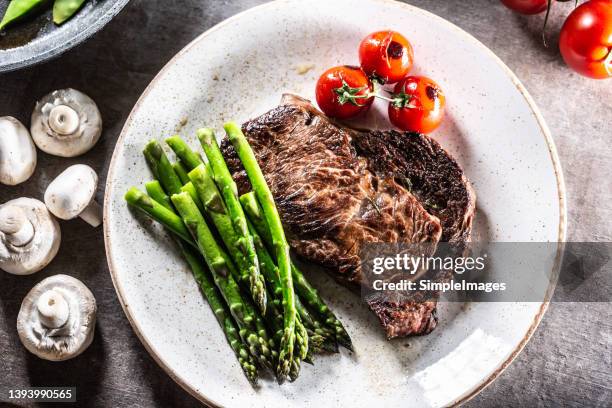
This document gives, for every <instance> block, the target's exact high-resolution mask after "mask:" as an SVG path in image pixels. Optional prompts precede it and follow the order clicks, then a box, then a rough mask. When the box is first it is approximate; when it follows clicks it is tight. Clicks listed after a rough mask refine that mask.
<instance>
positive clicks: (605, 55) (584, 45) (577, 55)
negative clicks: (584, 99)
mask: <svg viewBox="0 0 612 408" xmlns="http://www.w3.org/2000/svg"><path fill="white" fill-rule="evenodd" d="M559 49H560V50H561V55H562V56H563V59H564V60H565V62H566V63H567V65H569V66H570V68H572V69H573V70H574V71H576V72H578V73H579V74H582V75H584V76H587V77H591V78H597V79H603V78H609V77H612V0H590V1H587V2H586V3H583V4H581V5H580V6H578V7H577V8H576V9H575V10H574V11H572V13H571V14H570V15H569V17H568V18H567V20H565V23H564V24H563V28H561V35H560V37H559Z"/></svg>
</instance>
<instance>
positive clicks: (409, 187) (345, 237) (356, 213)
mask: <svg viewBox="0 0 612 408" xmlns="http://www.w3.org/2000/svg"><path fill="white" fill-rule="evenodd" d="M243 131H244V132H245V135H246V137H247V139H248V140H249V143H251V145H252V147H253V150H254V152H255V154H256V155H257V159H258V161H259V164H260V166H261V169H262V171H263V173H264V175H265V177H266V180H267V181H268V184H269V185H270V188H271V190H272V193H273V194H274V197H275V200H276V205H277V207H278V210H279V213H280V215H281V218H282V221H283V225H284V226H285V230H286V233H287V238H288V240H289V243H290V244H291V247H292V248H293V249H294V250H295V252H296V253H297V254H298V255H300V256H301V257H303V258H305V259H306V260H309V261H313V262H316V263H318V264H321V265H323V266H325V267H326V268H328V269H329V270H330V271H331V272H332V273H333V274H334V276H335V277H336V278H337V279H338V280H339V281H340V282H341V283H344V284H346V285H348V286H352V287H355V286H357V285H359V284H362V283H364V282H363V279H364V277H363V275H362V273H361V268H360V258H359V254H360V251H361V249H362V247H363V245H364V244H365V243H369V242H406V243H430V244H432V245H431V246H432V247H433V248H435V245H436V244H437V242H438V241H439V240H440V239H443V240H445V241H450V242H453V243H454V244H457V245H459V246H460V245H462V244H463V243H464V242H465V241H466V240H467V239H468V238H469V235H470V230H471V223H472V217H473V213H474V203H475V197H474V193H473V191H472V189H471V187H470V185H469V183H468V181H467V179H466V178H465V176H464V174H463V171H462V170H461V168H460V167H459V165H458V164H457V163H456V162H455V160H454V159H453V158H452V157H450V156H449V155H448V154H447V153H446V152H445V151H444V150H443V149H442V148H441V147H440V146H439V145H438V143H437V142H435V141H433V140H432V139H430V138H429V137H427V136H425V135H420V134H416V133H399V132H395V131H385V132H381V131H357V130H353V129H350V128H347V127H344V126H342V125H339V124H336V123H334V122H332V121H331V120H330V119H328V118H327V117H325V116H324V115H323V113H321V112H320V111H318V110H317V109H316V108H314V107H313V106H312V104H311V103H310V102H309V101H307V100H304V99H302V98H300V97H297V96H294V95H285V96H283V99H282V101H281V105H280V106H278V107H277V108H274V109H272V110H271V111H269V112H268V113H266V114H264V115H262V116H260V117H258V118H255V119H253V120H250V121H248V122H246V123H245V124H244V125H243ZM222 148H223V150H224V153H225V156H226V158H227V161H228V165H229V167H230V170H231V171H232V173H233V175H234V178H235V180H236V183H237V184H238V188H239V190H240V192H241V193H244V192H247V191H249V190H250V185H249V182H248V179H247V177H246V173H245V172H244V170H243V168H242V166H241V164H240V161H239V159H238V158H237V155H236V154H235V152H234V151H233V148H232V147H231V145H230V144H229V143H228V142H227V140H225V141H224V143H223V145H222ZM368 303H369V306H370V308H371V309H372V311H374V313H375V314H376V315H377V316H378V318H379V319H380V321H381V323H382V325H383V327H384V328H385V330H386V333H387V337H389V338H392V337H398V336H406V335H412V334H424V333H429V332H430V331H431V330H433V328H434V327H435V326H436V323H437V318H436V314H435V307H436V304H435V302H433V301H425V302H417V301H414V300H407V299H404V300H401V299H398V300H397V301H392V300H390V299H379V300H375V299H371V300H369V301H368Z"/></svg>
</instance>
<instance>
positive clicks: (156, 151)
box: [144, 140, 183, 194]
mask: <svg viewBox="0 0 612 408" xmlns="http://www.w3.org/2000/svg"><path fill="white" fill-rule="evenodd" d="M144 155H145V159H146V160H147V163H148V164H149V167H150V168H151V171H152V172H153V175H154V176H155V178H156V179H158V180H159V182H160V183H161V185H162V186H163V188H164V190H165V191H166V192H167V193H168V194H177V193H180V192H181V187H182V186H183V183H181V180H180V179H179V177H178V176H177V175H176V172H175V171H174V169H173V168H172V164H170V160H168V156H166V153H164V149H162V147H161V145H160V144H159V142H158V141H157V140H151V141H150V142H149V143H147V144H146V146H145V148H144Z"/></svg>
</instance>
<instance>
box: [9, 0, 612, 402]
mask: <svg viewBox="0 0 612 408" xmlns="http://www.w3.org/2000/svg"><path fill="white" fill-rule="evenodd" d="M262 2H263V1H261V0H240V1H206V0H204V1H202V0H169V1H152V0H132V1H131V2H130V4H129V5H128V6H127V7H126V9H125V10H124V11H123V12H122V13H121V14H120V15H119V16H118V17H117V18H116V19H115V20H114V21H112V22H111V23H110V24H109V25H108V26H107V27H106V28H105V29H104V30H103V31H102V32H100V33H98V34H97V35H96V36H95V37H94V38H92V39H91V40H89V41H88V42H87V43H85V44H83V45H81V46H79V47H78V48H77V49H74V50H72V51H70V52H68V53H67V54H65V55H64V56H62V57H60V58H58V59H56V60H54V61H50V62H48V63H45V64H43V65H39V66H36V67H33V68H30V69H27V70H24V71H21V72H16V73H10V74H5V75H0V116H3V115H13V116H16V117H18V118H19V119H20V120H22V121H24V122H25V123H28V122H29V113H30V112H31V110H32V107H33V105H34V102H35V100H36V98H37V97H40V96H42V95H43V94H45V93H47V92H48V91H50V90H53V89H56V88H62V87H68V86H70V87H75V88H77V89H81V90H83V91H84V92H86V93H88V94H89V95H90V96H92V97H93V98H94V99H95V100H96V101H97V102H98V103H99V106H100V108H101V111H102V114H103V116H104V119H105V132H104V136H103V139H102V140H101V142H100V143H99V144H98V145H97V147H96V148H95V149H94V150H93V151H91V152H89V153H88V154H86V155H85V156H83V157H80V158H78V159H68V160H66V159H60V158H56V157H51V156H48V155H45V154H42V153H41V154H40V155H39V165H38V167H37V170H36V173H35V175H34V176H33V177H32V179H31V180H30V181H29V182H27V183H25V184H23V185H21V186H18V187H12V188H8V187H5V186H0V202H4V201H7V200H9V199H12V198H16V197H20V196H31V197H37V198H41V197H42V193H43V191H44V188H45V187H46V185H47V184H48V183H49V181H50V180H51V179H52V178H53V177H55V176H56V175H57V174H58V173H59V172H60V171H61V170H62V169H63V168H65V167H66V166H68V165H70V164H74V163H77V162H83V163H87V164H90V165H91V166H93V167H94V168H95V169H96V170H97V171H98V172H99V174H100V179H101V186H100V188H99V192H98V199H99V200H101V199H102V197H103V183H104V181H105V173H106V170H107V168H108V165H109V162H110V157H111V154H112V150H113V147H114V144H115V140H116V138H117V136H118V134H119V132H120V130H121V127H122V125H123V123H124V121H125V119H126V117H127V115H128V114H129V112H130V110H131V108H132V106H133V105H134V103H135V102H136V100H137V98H138V96H139V95H140V93H141V92H142V91H143V89H144V88H145V87H146V85H147V84H148V83H149V81H151V79H152V78H153V76H154V75H155V74H156V73H157V72H158V71H159V69H160V68H161V67H162V66H163V65H164V64H165V63H166V62H167V61H168V60H169V59H170V58H171V57H172V56H173V55H174V54H175V53H176V52H178V51H179V50H180V49H181V48H182V47H183V46H184V45H185V44H187V43H188V42H189V41H191V40H192V39H193V38H195V37H196V36H197V35H198V34H200V33H201V32H203V31H204V30H206V29H207V28H209V27H211V26H212V25H214V24H216V23H218V22H220V21H221V20H223V19H225V18H227V17H229V16H231V15H233V14H235V13H237V12H239V11H241V10H244V9H246V8H249V7H251V6H254V5H256V4H259V3H262ZM411 3H413V4H415V5H417V6H420V7H422V8H425V9H428V10H430V11H432V12H434V13H436V14H438V15H440V16H442V17H444V18H446V19H448V20H450V21H451V22H453V23H455V24H457V25H458V26H460V27H462V28H463V29H465V30H466V31H468V32H469V33H471V34H473V35H474V36H476V38H478V39H479V40H481V41H482V42H483V43H484V44H485V45H487V46H488V47H490V48H491V49H492V50H493V51H494V52H495V53H496V54H497V55H498V56H499V57H501V59H502V60H504V61H505V62H506V63H507V64H508V65H509V66H510V68H511V69H512V70H513V71H514V72H515V73H516V74H517V75H518V76H519V78H521V80H522V81H523V83H524V84H525V85H526V87H527V89H528V90H529V91H530V92H531V94H532V95H533V97H534V98H535V100H536V102H537V103H538V105H539V106H540V108H541V110H542V113H543V115H544V117H545V119H546V120H547V122H548V125H549V126H550V128H551V130H552V133H553V136H554V139H555V141H556V144H557V148H558V150H559V154H560V156H561V161H562V165H563V168H564V174H565V179H566V184H567V198H568V210H569V211H568V212H569V233H568V238H569V240H572V241H591V240H597V241H611V240H612V228H611V227H610V226H611V222H610V219H612V204H611V202H612V194H611V190H612V188H611V183H610V177H611V174H610V170H611V168H612V166H611V164H612V159H611V156H612V149H611V148H610V144H611V142H612V140H611V137H612V126H611V125H610V123H611V119H612V86H611V85H612V82H610V80H608V81H593V80H589V79H585V78H582V77H579V76H578V75H576V74H574V73H572V72H571V71H570V70H569V69H567V68H566V67H565V65H564V64H563V61H562V60H561V58H560V56H559V53H558V51H557V48H556V36H555V35H554V33H556V32H558V29H559V27H560V25H561V24H562V19H563V17H564V15H566V14H567V13H569V11H570V10H571V5H570V4H569V3H556V4H555V12H554V13H553V19H552V22H551V24H550V26H549V32H550V38H549V42H550V44H551V46H550V47H549V48H544V47H543V46H542V43H541V40H540V36H539V32H540V28H541V23H542V16H536V17H531V18H525V17H522V16H518V15H515V14H512V13H511V12H509V11H508V10H507V9H505V8H504V7H503V6H502V5H501V4H500V3H499V2H498V1H496V0H488V1H487V0H474V1H433V0H430V1H427V0H414V1H411ZM491 137H495V135H492V136H491ZM62 231H63V240H64V241H63V244H62V247H61V250H60V253H59V255H58V257H57V258H56V260H55V261H54V262H53V263H52V264H51V265H50V266H49V267H48V268H47V269H46V270H45V271H43V272H41V273H39V274H37V275H34V276H31V277H15V276H11V275H9V274H5V273H0V354H1V355H2V359H1V362H0V389H2V388H3V387H5V386H12V387H23V386H28V385H39V386H42V385H75V386H77V387H78V400H79V403H80V405H82V406H139V407H152V406H160V407H168V406H195V405H197V401H195V400H194V399H193V398H191V397H190V396H189V395H188V394H187V393H185V392H184V391H183V390H182V389H181V388H180V387H179V386H178V385H176V384H175V383H174V382H173V381H172V380H171V379H170V377H168V376H167V375H166V374H165V373H164V372H163V371H162V370H161V369H160V368H159V367H158V366H157V364H156V363H155V362H154V361H153V359H152V358H151V357H150V356H149V355H148V353H147V352H146V351H145V349H144V348H143V347H142V345H141V344H140V342H139V340H138V339H137V338H136V336H135V335H134V334H133V332H132V330H131V328H130V325H129V323H128V321H127V319H126V318H125V315H124V313H123V311H122V310H121V307H120V305H119V302H118V300H117V297H116V295H115V292H114V290H113V286H112V282H111V279H110V276H109V273H108V269H107V265H106V259H105V255H104V243H103V238H102V231H101V229H92V228H90V227H89V226H87V225H86V224H85V223H83V222H82V221H80V220H75V221H70V222H63V223H62ZM57 273H69V274H71V275H73V276H76V277H78V278H80V279H82V280H83V281H84V282H85V283H86V284H87V285H88V286H89V287H90V288H91V289H92V291H93V292H94V294H95V296H96V298H97V300H98V304H99V320H98V325H97V335H96V338H95V340H94V342H93V344H92V346H91V347H90V348H89V349H88V350H87V352H86V353H85V354H84V355H83V356H81V357H80V358H77V359H75V360H72V361H68V362H64V363H59V364H58V363H55V364H52V363H47V362H43V361H41V360H38V359H37V358H35V357H33V356H32V355H30V354H28V353H27V352H26V351H25V350H24V349H23V348H22V347H21V345H20V343H19V339H18V338H17V335H16V333H15V319H16V316H17V312H18V309H19V305H20V302H21V299H22V298H23V296H24V295H25V294H26V293H27V291H28V290H29V289H30V288H31V287H32V286H33V285H34V284H35V283H36V282H38V281H39V280H41V279H43V278H44V277H47V276H49V275H53V274H57ZM611 317H612V313H611V304H610V303H554V304H552V305H551V307H550V309H549V311H548V312H547V314H546V316H545V317H544V320H543V322H542V324H541V325H540V327H539V328H538V330H537V331H536V333H535V335H534V336H533V338H532V340H531V341H530V342H529V343H528V344H527V346H526V347H525V350H524V351H523V352H522V353H521V354H520V355H519V357H518V358H517V359H516V360H515V362H514V363H513V364H512V365H511V366H510V367H509V368H508V369H507V370H506V371H505V372H504V373H503V374H502V375H501V376H500V377H499V379H498V380H496V381H495V382H494V383H493V384H492V385H491V386H490V387H488V388H487V389H485V390H484V391H483V392H482V393H481V394H480V395H478V396H477V397H475V398H474V399H473V400H472V401H471V402H470V403H468V406H485V407H488V406H499V405H504V406H601V407H604V406H611V405H612V388H611V387H612V385H611V384H612V374H611V373H612V347H611V344H612V318H611ZM508 324H512V322H508Z"/></svg>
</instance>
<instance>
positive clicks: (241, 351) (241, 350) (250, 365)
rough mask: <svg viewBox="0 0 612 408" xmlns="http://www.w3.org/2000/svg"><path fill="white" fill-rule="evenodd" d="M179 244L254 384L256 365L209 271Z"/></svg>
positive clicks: (198, 258) (241, 364)
mask: <svg viewBox="0 0 612 408" xmlns="http://www.w3.org/2000/svg"><path fill="white" fill-rule="evenodd" d="M179 245H180V247H181V252H182V253H183V256H184V257H185V259H186V261H187V263H188V264H189V266H190V267H191V270H192V272H193V276H194V277H195V280H196V282H197V283H198V285H199V286H200V289H201V291H202V293H203V294H204V297H205V298H206V300H207V301H208V304H209V305H210V307H211V309H212V310H213V312H214V313H215V317H216V318H217V321H218V322H219V324H220V325H221V327H222V328H223V331H224V332H225V337H226V338H227V341H228V343H229V344H230V346H231V347H232V350H234V353H235V354H236V357H237V358H238V362H239V363H240V367H242V370H243V371H244V374H245V375H246V377H247V378H248V380H249V381H250V382H251V383H252V384H253V385H255V384H256V383H257V365H256V362H255V359H254V358H253V356H252V355H251V354H250V353H249V350H248V348H247V347H246V346H245V344H244V343H243V342H242V340H241V339H240V335H239V332H238V328H237V327H236V324H235V323H234V321H233V319H232V317H231V316H230V314H229V311H228V310H227V306H226V305H225V303H224V301H223V298H222V297H221V295H220V294H219V291H218V289H217V288H216V287H215V284H214V282H213V278H212V277H211V276H210V272H208V271H207V270H206V269H205V268H204V267H203V266H202V263H201V260H200V257H199V256H197V255H196V254H195V253H194V251H193V250H192V249H191V248H189V247H187V245H185V244H184V243H182V242H181V243H180V244H179Z"/></svg>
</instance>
